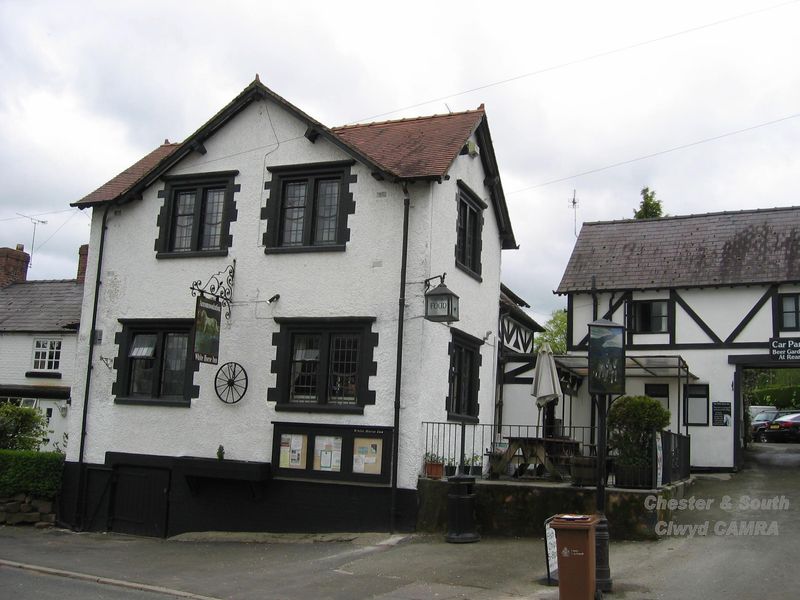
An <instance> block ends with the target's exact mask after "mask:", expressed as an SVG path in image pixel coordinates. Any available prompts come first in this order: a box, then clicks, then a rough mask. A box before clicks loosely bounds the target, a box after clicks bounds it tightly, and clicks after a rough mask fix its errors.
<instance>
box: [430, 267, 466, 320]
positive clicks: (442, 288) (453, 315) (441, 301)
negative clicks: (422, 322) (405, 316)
mask: <svg viewBox="0 0 800 600" xmlns="http://www.w3.org/2000/svg"><path fill="white" fill-rule="evenodd" d="M445 275H446V273H445V274H443V275H436V276H435V277H431V278H430V279H426V280H425V286H426V289H428V288H430V282H431V281H432V280H433V279H439V280H440V282H439V285H437V286H436V287H435V288H433V289H428V291H426V292H425V318H426V319H427V320H428V321H433V322H435V323H443V322H447V323H452V322H453V321H458V296H456V295H455V294H454V293H453V292H451V291H450V290H449V289H448V288H447V286H446V285H445V284H444V277H445Z"/></svg>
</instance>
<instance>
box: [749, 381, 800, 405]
mask: <svg viewBox="0 0 800 600" xmlns="http://www.w3.org/2000/svg"><path fill="white" fill-rule="evenodd" d="M799 391H800V386H797V385H774V386H769V387H762V388H758V389H755V390H753V391H752V392H751V397H750V404H751V405H756V406H758V405H774V406H775V407H776V408H779V409H784V408H793V407H795V406H797V405H798V402H800V393H798V392H799Z"/></svg>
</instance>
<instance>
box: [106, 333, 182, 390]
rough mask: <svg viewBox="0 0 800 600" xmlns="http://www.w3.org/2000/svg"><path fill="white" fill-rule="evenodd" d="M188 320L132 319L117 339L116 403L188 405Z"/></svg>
mask: <svg viewBox="0 0 800 600" xmlns="http://www.w3.org/2000/svg"><path fill="white" fill-rule="evenodd" d="M191 326H192V321H191V320H188V321H187V320H183V319H181V320H166V321H161V320H147V319H142V320H132V321H127V320H126V321H124V322H123V330H122V332H121V333H120V334H118V336H117V342H118V343H119V355H118V356H117V360H116V361H115V366H116V367H117V382H116V383H115V384H114V390H113V393H114V394H115V395H116V396H117V398H116V401H117V402H121V403H138V404H149V403H153V404H172V405H188V403H189V399H190V397H191V396H192V394H191V392H192V385H191V383H192V373H193V372H194V370H195V369H194V367H195V363H194V360H193V357H192V354H191V348H190V347H189V346H190V341H191Z"/></svg>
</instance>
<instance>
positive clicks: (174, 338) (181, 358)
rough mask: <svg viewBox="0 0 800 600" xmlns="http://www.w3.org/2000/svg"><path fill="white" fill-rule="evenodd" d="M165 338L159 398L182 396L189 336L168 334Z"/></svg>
mask: <svg viewBox="0 0 800 600" xmlns="http://www.w3.org/2000/svg"><path fill="white" fill-rule="evenodd" d="M165 338H166V339H165V340H164V358H163V361H162V366H163V372H162V374H161V396H180V395H182V394H183V381H184V376H185V372H186V354H187V352H188V349H189V335H188V334H186V333H168V334H166V336H165Z"/></svg>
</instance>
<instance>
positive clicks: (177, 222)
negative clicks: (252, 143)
mask: <svg viewBox="0 0 800 600" xmlns="http://www.w3.org/2000/svg"><path fill="white" fill-rule="evenodd" d="M237 173H238V172H235V171H225V172H219V173H208V174H203V175H179V176H168V177H165V178H164V180H165V181H166V182H167V185H166V187H165V189H164V190H162V192H160V193H159V195H160V196H162V197H164V198H166V200H165V202H164V208H163V209H162V212H161V215H160V216H159V239H158V240H157V242H156V248H157V250H158V256H159V258H165V257H178V256H197V255H214V256H219V255H224V254H227V250H228V248H229V247H230V245H231V241H232V240H231V237H230V235H229V233H228V232H229V229H230V227H229V225H230V222H231V221H233V220H235V216H236V210H235V207H234V202H233V194H234V192H236V191H238V190H239V186H238V185H234V183H233V180H234V177H235V176H236V174H237Z"/></svg>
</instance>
